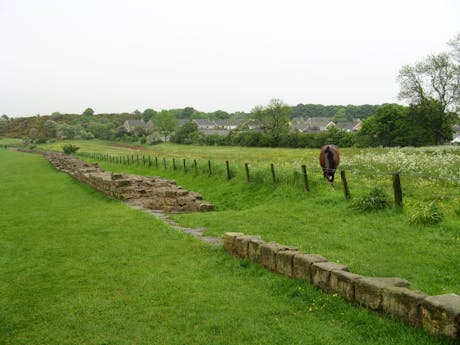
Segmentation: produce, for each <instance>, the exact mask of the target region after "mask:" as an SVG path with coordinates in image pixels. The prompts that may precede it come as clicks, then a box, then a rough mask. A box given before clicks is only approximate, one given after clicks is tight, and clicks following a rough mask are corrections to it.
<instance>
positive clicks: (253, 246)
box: [248, 239, 265, 263]
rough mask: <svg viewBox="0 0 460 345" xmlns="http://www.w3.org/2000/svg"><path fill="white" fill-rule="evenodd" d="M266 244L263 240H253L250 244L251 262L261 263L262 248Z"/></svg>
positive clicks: (249, 254)
mask: <svg viewBox="0 0 460 345" xmlns="http://www.w3.org/2000/svg"><path fill="white" fill-rule="evenodd" d="M263 243H265V242H264V241H263V240H258V239H251V240H250V241H249V243H248V258H249V260H251V261H253V262H256V263H260V246H261V245H262V244H263Z"/></svg>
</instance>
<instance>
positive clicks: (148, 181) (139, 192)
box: [45, 153, 214, 213]
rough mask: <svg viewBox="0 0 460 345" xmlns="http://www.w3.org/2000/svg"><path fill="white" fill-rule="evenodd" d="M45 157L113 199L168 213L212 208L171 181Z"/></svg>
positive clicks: (66, 157) (56, 156)
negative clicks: (134, 202)
mask: <svg viewBox="0 0 460 345" xmlns="http://www.w3.org/2000/svg"><path fill="white" fill-rule="evenodd" d="M45 158H46V159H47V160H48V161H49V162H50V163H51V164H53V165H54V166H55V167H56V169H58V170H61V171H63V172H65V173H68V174H69V175H71V176H72V177H74V178H75V179H77V180H79V181H81V182H83V183H85V184H87V185H89V186H91V187H93V188H94V189H96V190H98V191H100V192H102V193H104V194H106V195H108V196H111V197H113V198H116V199H120V200H123V201H136V202H139V203H141V205H142V206H143V207H144V208H148V209H152V210H161V211H165V212H171V213H181V212H196V211H210V210H212V209H213V208H214V207H213V205H212V204H210V203H207V202H205V201H203V197H202V196H201V195H200V194H198V193H195V192H189V191H187V190H185V189H184V188H182V187H180V186H177V185H176V182H175V181H173V180H167V179H164V178H161V177H158V176H150V177H145V176H137V175H131V174H119V173H111V172H107V171H104V170H103V169H101V168H100V167H99V166H98V164H97V163H86V162H83V161H81V160H80V159H78V158H75V157H73V156H69V155H63V154H57V153H51V154H46V155H45Z"/></svg>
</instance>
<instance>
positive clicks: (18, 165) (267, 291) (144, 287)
mask: <svg viewBox="0 0 460 345" xmlns="http://www.w3.org/2000/svg"><path fill="white" fill-rule="evenodd" d="M0 207H1V212H0V277H1V279H0V343H2V344H307V343H309V344H341V345H344V344H439V343H443V342H444V341H445V340H443V339H439V338H435V337H432V336H430V335H428V334H427V333H425V332H424V331H423V330H421V329H416V328H413V327H409V326H406V325H404V324H403V323H400V322H399V321H393V320H390V319H387V318H385V317H380V316H378V315H375V314H374V313H370V312H368V311H367V310H365V309H363V308H358V307H353V306H351V305H349V304H348V303H346V302H344V301H343V300H341V299H340V298H339V297H337V296H334V295H323V294H321V293H320V292H319V291H317V290H316V289H315V288H313V287H310V286H308V285H306V284H305V282H302V281H298V280H290V279H288V278H285V277H282V276H278V275H276V274H273V273H270V272H267V271H265V270H264V269H262V268H260V267H258V266H256V265H253V264H251V263H248V262H244V261H243V262H241V261H238V260H236V259H234V258H232V257H231V256H229V255H228V254H226V253H225V252H224V251H223V249H221V248H214V247H212V246H210V245H207V244H204V243H201V242H200V241H198V240H197V239H195V238H193V237H190V236H188V235H186V234H183V233H181V232H179V231H177V230H175V229H172V228H170V227H168V226H167V225H165V224H164V223H163V222H161V221H159V220H157V219H155V218H153V217H151V216H149V215H147V214H144V213H142V212H139V211H136V210H133V209H131V208H129V207H127V206H126V205H124V204H122V203H120V202H118V201H114V200H110V199H108V198H106V197H104V196H102V195H101V194H99V193H97V192H95V191H93V190H91V189H90V188H88V187H86V186H84V185H82V184H80V183H78V182H76V181H74V180H72V179H71V178H70V177H69V176H67V175H66V174H63V173H59V172H57V171H55V170H54V169H53V168H52V167H51V166H50V165H49V164H48V163H47V162H45V161H44V160H43V158H42V157H41V156H38V155H29V154H23V153H16V152H9V151H5V150H0ZM446 343H447V341H446Z"/></svg>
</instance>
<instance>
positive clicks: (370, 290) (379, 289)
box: [355, 277, 409, 310]
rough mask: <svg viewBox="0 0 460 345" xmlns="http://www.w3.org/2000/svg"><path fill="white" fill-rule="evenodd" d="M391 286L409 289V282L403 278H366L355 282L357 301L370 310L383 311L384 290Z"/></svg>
mask: <svg viewBox="0 0 460 345" xmlns="http://www.w3.org/2000/svg"><path fill="white" fill-rule="evenodd" d="M390 286H397V287H409V282H408V281H407V280H405V279H401V278H370V277H364V278H361V279H358V280H357V281H356V282H355V300H356V301H357V302H358V303H360V304H363V305H365V306H367V307H369V308H370V309H374V310H377V309H381V308H382V293H383V289H384V288H386V287H390Z"/></svg>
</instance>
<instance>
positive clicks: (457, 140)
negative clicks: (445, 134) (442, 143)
mask: <svg viewBox="0 0 460 345" xmlns="http://www.w3.org/2000/svg"><path fill="white" fill-rule="evenodd" d="M450 143H451V144H452V145H460V134H458V135H456V136H455V137H454V139H452V140H451V142H450Z"/></svg>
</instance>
